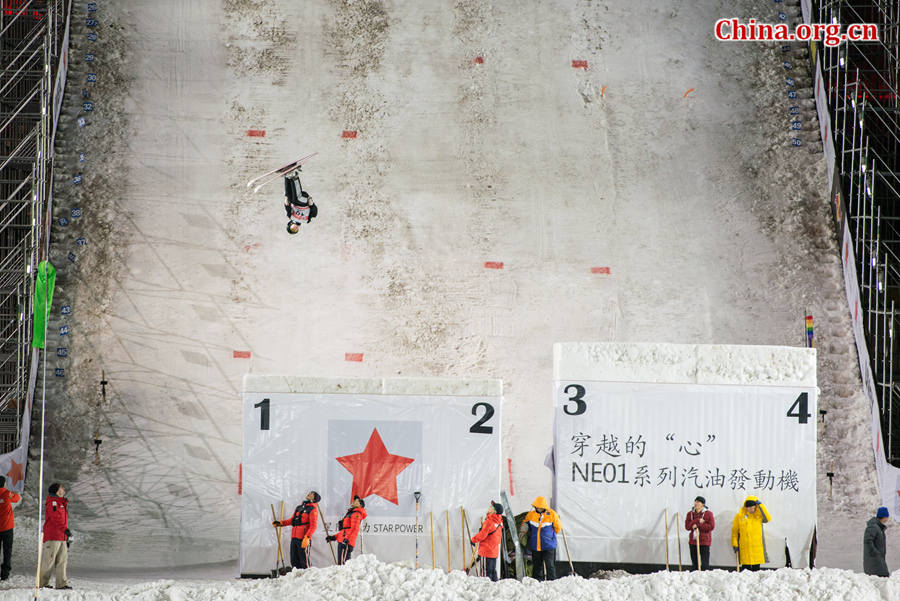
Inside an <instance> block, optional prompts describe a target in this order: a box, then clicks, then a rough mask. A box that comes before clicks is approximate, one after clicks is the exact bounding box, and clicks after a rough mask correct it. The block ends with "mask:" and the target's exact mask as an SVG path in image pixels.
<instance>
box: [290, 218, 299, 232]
mask: <svg viewBox="0 0 900 601" xmlns="http://www.w3.org/2000/svg"><path fill="white" fill-rule="evenodd" d="M287 233H289V234H298V233H300V224H299V223H294V222H293V221H288V222H287Z"/></svg>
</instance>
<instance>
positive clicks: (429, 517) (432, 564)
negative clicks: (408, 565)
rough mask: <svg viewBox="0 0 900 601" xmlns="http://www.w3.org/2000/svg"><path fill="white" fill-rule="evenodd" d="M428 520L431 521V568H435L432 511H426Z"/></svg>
mask: <svg viewBox="0 0 900 601" xmlns="http://www.w3.org/2000/svg"><path fill="white" fill-rule="evenodd" d="M428 521H429V522H431V569H432V570H433V569H434V568H435V565H434V512H433V511H429V512H428Z"/></svg>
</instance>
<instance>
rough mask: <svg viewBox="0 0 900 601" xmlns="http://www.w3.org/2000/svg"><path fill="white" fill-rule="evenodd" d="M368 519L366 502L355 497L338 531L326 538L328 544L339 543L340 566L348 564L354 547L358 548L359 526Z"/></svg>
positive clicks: (339, 523)
mask: <svg viewBox="0 0 900 601" xmlns="http://www.w3.org/2000/svg"><path fill="white" fill-rule="evenodd" d="M364 519H366V502H365V501H363V500H362V499H360V498H359V497H358V496H356V497H353V502H352V503H350V509H348V510H347V513H346V514H345V515H344V517H342V518H341V521H340V522H338V531H337V532H336V533H334V534H332V535H331V536H326V537H325V540H326V541H327V542H329V543H330V542H332V541H337V544H338V551H337V563H338V565H339V566H342V565H344V564H345V563H347V560H348V559H350V554H351V553H353V547H355V546H356V536H357V535H358V534H359V525H360V524H361V523H362V521H363V520H364Z"/></svg>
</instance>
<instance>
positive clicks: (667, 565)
mask: <svg viewBox="0 0 900 601" xmlns="http://www.w3.org/2000/svg"><path fill="white" fill-rule="evenodd" d="M664 519H665V520H666V571H667V572H668V571H669V508H668V507H666V512H665V518H664Z"/></svg>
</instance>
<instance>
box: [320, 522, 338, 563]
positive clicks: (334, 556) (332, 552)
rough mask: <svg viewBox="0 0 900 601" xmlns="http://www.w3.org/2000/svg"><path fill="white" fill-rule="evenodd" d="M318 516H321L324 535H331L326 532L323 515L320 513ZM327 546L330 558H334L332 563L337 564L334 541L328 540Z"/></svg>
mask: <svg viewBox="0 0 900 601" xmlns="http://www.w3.org/2000/svg"><path fill="white" fill-rule="evenodd" d="M319 517H320V518H322V527H323V528H325V536H326V537H329V536H331V535H330V534H328V524H327V523H326V522H325V516H324V515H323V514H321V513H320V514H319ZM328 546H329V547H331V559H333V560H334V565H337V564H338V562H337V555H335V554H334V543H333V542H330V541H329V543H328Z"/></svg>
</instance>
